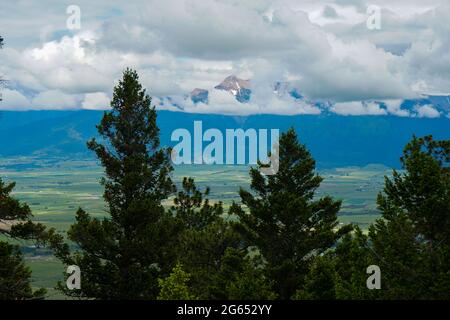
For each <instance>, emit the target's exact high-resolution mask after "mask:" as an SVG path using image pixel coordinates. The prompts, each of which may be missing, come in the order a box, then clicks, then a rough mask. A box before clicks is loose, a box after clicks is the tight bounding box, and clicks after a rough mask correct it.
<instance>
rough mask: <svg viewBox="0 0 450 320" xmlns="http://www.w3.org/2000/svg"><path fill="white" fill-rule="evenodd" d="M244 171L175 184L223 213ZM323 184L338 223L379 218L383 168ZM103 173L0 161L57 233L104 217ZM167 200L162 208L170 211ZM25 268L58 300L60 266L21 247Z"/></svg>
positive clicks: (227, 169) (61, 162) (59, 161)
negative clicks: (85, 218) (192, 185)
mask: <svg viewBox="0 0 450 320" xmlns="http://www.w3.org/2000/svg"><path fill="white" fill-rule="evenodd" d="M248 169H249V167H248V166H231V165H183V166H175V171H174V174H173V180H174V181H175V182H176V184H177V185H180V183H181V181H182V179H183V177H187V176H190V177H194V178H195V180H196V182H197V184H198V186H199V187H200V188H201V189H204V188H205V187H206V186H209V187H210V189H211V192H210V198H211V200H212V201H222V202H223V203H224V207H225V210H227V208H228V207H229V205H230V204H231V203H232V202H233V201H236V202H239V196H238V193H237V192H238V190H239V188H240V187H242V188H247V189H248V188H249V183H250V180H249V175H248ZM319 173H320V174H321V175H322V177H323V178H324V181H323V183H322V185H321V187H320V189H319V190H318V192H317V196H323V195H331V196H333V197H335V198H337V199H341V200H342V201H343V205H342V210H341V212H340V214H339V219H340V222H341V223H356V224H358V225H359V226H360V227H361V228H363V229H367V227H368V225H369V224H370V223H371V222H373V221H374V220H375V219H376V218H377V217H378V216H379V215H378V213H377V210H376V203H375V200H376V196H377V193H378V192H379V191H380V190H381V189H382V186H383V182H384V176H385V175H389V174H390V173H391V170H390V169H389V168H387V167H385V166H382V165H368V166H366V167H346V168H334V169H324V170H319ZM102 175H103V170H102V168H101V167H100V166H99V165H98V163H97V162H96V161H95V160H92V159H80V160H76V161H75V160H73V159H72V160H71V159H66V158H45V157H40V156H35V157H15V158H3V159H1V160H0V177H2V179H4V180H6V181H15V182H16V188H15V191H14V196H15V197H16V198H18V199H20V200H22V201H24V202H27V203H28V204H29V206H30V207H31V209H32V211H33V214H34V219H35V220H36V221H39V222H42V223H44V224H46V225H48V226H49V227H54V228H56V229H57V230H58V231H60V232H65V231H66V230H67V229H68V228H69V226H70V224H71V223H73V221H74V217H75V212H76V210H77V209H78V208H79V207H82V208H83V209H84V210H86V211H87V212H89V213H90V214H92V215H93V216H97V217H101V216H104V215H105V214H106V207H105V205H104V203H103V200H102V186H101V185H100V183H99V182H100V178H101V177H102ZM171 202H172V201H171V199H168V200H167V201H166V202H165V205H166V206H170V205H171ZM21 245H22V246H23V249H24V253H25V256H26V261H27V263H28V265H29V266H30V267H31V268H32V270H33V279H34V286H36V287H46V288H48V298H61V295H60V293H58V292H56V291H55V290H54V289H53V288H54V286H55V285H56V282H57V281H58V280H61V279H62V275H63V272H64V268H63V266H62V265H61V264H60V263H59V262H58V261H56V260H55V259H54V258H53V257H52V256H51V254H50V252H48V251H46V250H43V249H41V248H35V247H33V246H30V245H28V244H26V243H21Z"/></svg>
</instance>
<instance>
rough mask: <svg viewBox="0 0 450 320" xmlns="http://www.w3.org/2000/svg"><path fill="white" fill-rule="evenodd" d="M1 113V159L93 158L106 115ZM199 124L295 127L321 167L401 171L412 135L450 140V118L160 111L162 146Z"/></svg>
mask: <svg viewBox="0 0 450 320" xmlns="http://www.w3.org/2000/svg"><path fill="white" fill-rule="evenodd" d="M0 113H1V116H0V156H20V155H27V156H29V155H46V156H68V157H72V156H74V155H76V154H82V155H83V156H93V155H92V153H91V152H90V151H88V150H87V148H86V141H87V140H88V139H90V138H91V137H94V136H95V135H96V129H95V126H96V125H97V124H98V122H99V121H100V119H101V117H102V115H103V111H89V110H80V111H26V112H14V111H4V112H0ZM194 121H202V122H203V128H204V130H206V129H208V128H217V129H219V130H221V131H222V132H225V130H226V129H236V128H243V129H248V128H254V129H280V130H281V131H285V130H287V129H288V128H289V127H294V128H295V129H296V130H297V132H298V136H299V139H300V141H301V142H302V143H305V144H306V145H307V146H308V148H309V149H310V150H311V152H312V154H313V156H314V157H315V159H316V160H317V162H318V165H319V166H322V167H338V166H350V165H355V166H362V165H367V164H370V163H380V164H384V165H387V166H391V167H398V166H399V161H398V159H399V157H400V155H401V152H402V150H403V147H404V145H405V144H406V143H407V142H408V141H409V140H410V139H411V137H412V135H413V134H416V135H417V136H423V135H426V134H433V135H434V136H435V138H436V139H450V130H449V123H450V119H447V118H435V119H428V118H423V119H419V118H407V117H396V116H383V117H374V116H359V117H346V116H338V115H319V116H314V115H298V116H280V115H252V116H246V117H239V116H225V115H212V114H194V113H184V112H171V111H158V125H159V127H160V129H161V143H162V145H165V146H169V145H172V146H173V145H174V144H175V142H171V141H170V136H171V134H172V132H173V130H175V129H177V128H185V129H187V130H189V131H191V132H192V130H193V122H194ZM192 135H193V133H192Z"/></svg>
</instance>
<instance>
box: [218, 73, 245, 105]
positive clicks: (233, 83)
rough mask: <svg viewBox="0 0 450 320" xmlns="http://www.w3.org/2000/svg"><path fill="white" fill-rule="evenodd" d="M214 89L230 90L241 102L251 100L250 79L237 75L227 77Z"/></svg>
mask: <svg viewBox="0 0 450 320" xmlns="http://www.w3.org/2000/svg"><path fill="white" fill-rule="evenodd" d="M214 89H218V90H225V91H228V92H230V93H231V94H233V95H234V96H235V97H236V99H237V100H238V101H239V102H248V101H249V100H250V94H251V90H250V80H244V79H240V78H238V77H236V76H235V75H230V76H228V77H226V78H225V79H224V80H223V81H222V82H221V83H220V84H218V85H217V86H215V87H214Z"/></svg>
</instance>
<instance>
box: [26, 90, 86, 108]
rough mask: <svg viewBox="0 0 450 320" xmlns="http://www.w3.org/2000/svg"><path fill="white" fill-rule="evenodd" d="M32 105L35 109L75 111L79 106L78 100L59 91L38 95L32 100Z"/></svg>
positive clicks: (49, 91) (74, 96)
mask: <svg viewBox="0 0 450 320" xmlns="http://www.w3.org/2000/svg"><path fill="white" fill-rule="evenodd" d="M32 104H33V108H35V109H52V110H63V109H75V108H77V107H78V105H79V98H78V97H77V96H76V95H73V94H66V93H63V92H62V91H59V90H48V91H43V92H41V93H39V94H38V95H37V96H36V97H35V98H34V99H33V101H32Z"/></svg>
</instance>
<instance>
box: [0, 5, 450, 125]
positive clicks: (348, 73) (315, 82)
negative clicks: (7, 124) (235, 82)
mask: <svg viewBox="0 0 450 320" xmlns="http://www.w3.org/2000/svg"><path fill="white" fill-rule="evenodd" d="M73 5H75V9H74V7H73ZM71 6H72V7H71ZM73 9H74V10H73ZM78 11H79V13H80V15H79V18H80V19H79V20H78V19H77V15H76V14H77V12H78ZM74 14H75V15H74ZM78 21H79V22H80V24H79V25H78V24H77V22H78ZM449 21H450V1H448V0H429V1H419V0H396V1H392V0H378V1H377V0H371V1H365V0H335V1H317V0H315V1H309V0H305V1H302V0H300V1H299V0H279V1H267V0H248V1H245V0H222V1H217V0H202V1H198V0H165V1H132V0H129V1H116V0H112V1H111V0H109V1H107V0H101V1H91V0H90V1H85V0H75V1H52V0H41V1H32V0H19V1H5V0H3V1H2V2H1V3H0V35H1V36H2V37H3V38H4V48H3V49H2V50H1V51H0V75H1V76H2V77H3V78H4V79H6V80H7V82H6V83H5V84H4V88H3V89H2V91H1V92H2V99H3V101H2V102H0V109H2V110H29V109H105V108H108V106H109V101H110V99H111V95H112V89H113V87H114V85H115V83H117V81H118V79H119V78H120V77H121V73H122V71H123V70H124V69H125V68H126V67H131V68H135V69H136V70H137V71H138V73H139V75H140V79H141V82H142V84H143V85H144V86H145V87H146V88H147V90H148V93H149V94H150V95H151V96H153V97H154V102H158V103H157V107H158V108H162V109H169V110H170V109H174V107H173V106H172V105H171V104H170V103H168V99H166V98H165V97H171V99H172V100H171V101H175V102H176V103H177V104H178V105H180V106H182V107H183V108H184V110H185V111H187V112H202V113H224V114H244V115H245V114H257V113H276V114H299V113H300V114H302V113H303V114H317V113H320V112H321V110H320V109H318V108H316V107H315V106H314V105H312V104H310V103H307V102H304V101H297V102H294V101H293V100H292V99H289V98H288V97H279V96H278V95H276V94H275V93H274V92H273V85H274V83H275V82H276V81H281V82H285V81H286V82H289V83H290V84H292V85H293V86H295V87H296V88H298V90H299V91H300V92H301V93H302V95H304V96H305V97H306V98H307V101H328V102H330V104H329V111H331V112H334V113H338V114H345V115H367V114H370V115H386V114H393V115H398V116H408V115H409V113H408V112H407V111H405V110H402V109H401V107H400V106H401V102H402V101H403V100H404V99H414V98H418V97H420V95H422V94H434V95H450V77H449V74H450V37H449V35H450V23H449ZM232 74H233V75H236V76H238V77H240V78H243V79H250V80H251V85H252V99H251V101H250V102H249V103H246V104H242V103H239V102H238V101H236V100H235V99H234V97H233V96H231V95H230V94H229V93H228V92H223V91H220V90H213V88H214V86H215V85H217V84H218V83H220V82H221V81H222V80H223V79H224V78H225V77H227V76H229V75H232ZM194 88H204V89H208V90H210V96H209V103H208V104H203V103H200V104H193V103H192V101H191V100H190V99H186V95H188V94H189V93H190V92H191V91H192V90H193V89H194ZM373 101H382V102H384V103H385V104H386V106H387V107H386V108H385V109H381V108H380V107H379V104H376V103H373ZM436 112H437V111H436V110H435V109H433V106H425V107H421V108H420V109H418V110H417V112H416V113H415V115H416V116H423V117H434V116H439V113H437V114H436Z"/></svg>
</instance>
